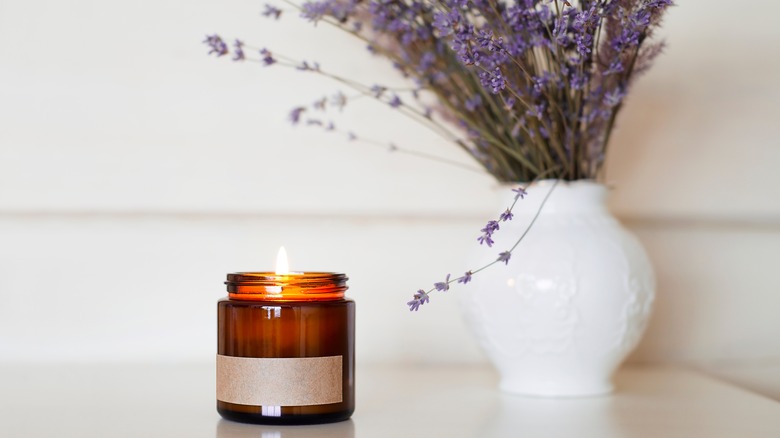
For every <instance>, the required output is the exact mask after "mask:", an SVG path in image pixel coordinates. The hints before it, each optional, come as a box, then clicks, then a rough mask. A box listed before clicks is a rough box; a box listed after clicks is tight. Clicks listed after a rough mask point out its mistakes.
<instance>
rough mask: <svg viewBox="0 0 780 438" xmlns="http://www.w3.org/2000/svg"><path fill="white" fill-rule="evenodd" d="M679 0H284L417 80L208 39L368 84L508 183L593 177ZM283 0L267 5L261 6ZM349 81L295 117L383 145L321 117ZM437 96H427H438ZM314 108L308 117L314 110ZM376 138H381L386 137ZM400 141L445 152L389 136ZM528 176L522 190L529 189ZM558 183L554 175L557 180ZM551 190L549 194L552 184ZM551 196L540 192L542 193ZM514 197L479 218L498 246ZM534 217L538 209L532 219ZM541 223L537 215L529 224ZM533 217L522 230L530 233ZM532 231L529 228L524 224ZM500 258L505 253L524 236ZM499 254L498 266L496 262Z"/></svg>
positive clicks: (269, 8) (220, 49)
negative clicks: (391, 81)
mask: <svg viewBox="0 0 780 438" xmlns="http://www.w3.org/2000/svg"><path fill="white" fill-rule="evenodd" d="M672 3H673V2H672V1H671V0H593V1H586V0H581V1H576V2H575V1H573V2H568V1H559V0H517V1H514V2H508V1H500V0H439V1H417V0H368V1H364V0H323V1H309V2H305V3H303V4H301V5H296V4H293V3H287V7H288V10H289V9H290V8H292V9H294V10H297V11H298V12H299V15H300V16H301V17H303V18H305V19H307V20H309V21H311V22H313V23H315V24H316V23H326V24H329V25H333V26H335V27H337V28H339V29H341V30H343V31H344V32H347V33H349V34H351V35H353V36H354V37H355V38H359V39H361V40H363V41H364V42H365V43H366V45H367V48H368V50H369V52H371V53H373V54H374V55H376V56H380V57H383V58H385V59H387V60H388V61H390V62H391V63H392V65H393V67H394V68H395V69H397V71H398V72H399V74H401V75H403V76H404V77H405V78H408V79H409V80H410V84H411V86H410V87H408V88H392V87H388V86H383V85H382V84H373V83H370V82H369V83H365V82H362V81H359V80H355V79H352V78H345V77H342V76H339V75H335V74H333V73H330V72H328V71H327V70H326V69H324V68H322V67H321V66H320V65H319V64H318V63H314V62H308V61H302V60H295V59H291V58H288V57H285V56H283V55H281V54H278V53H274V52H272V51H270V50H268V49H266V48H263V49H260V48H257V49H251V50H250V48H249V47H248V46H246V45H245V44H244V43H243V42H242V41H240V40H235V42H234V43H233V45H232V48H231V47H228V44H227V43H226V42H225V41H224V40H223V39H222V38H221V37H220V36H219V35H211V36H208V37H207V38H206V41H205V43H206V44H207V45H208V46H209V47H210V52H209V53H213V54H215V55H217V56H226V55H230V54H232V58H233V60H235V61H247V60H248V61H256V62H259V63H261V64H262V65H265V66H277V67H286V68H292V69H297V70H300V71H303V72H308V73H312V74H319V75H323V76H327V77H330V78H332V79H334V80H335V81H337V82H339V83H340V84H342V85H344V86H345V87H348V88H349V89H351V90H354V92H357V95H358V96H361V97H362V96H370V97H372V98H374V99H377V100H379V101H382V102H384V103H386V104H388V105H389V107H391V108H393V109H394V110H396V111H400V112H401V113H403V114H404V115H406V116H408V117H409V118H411V119H412V120H414V121H415V122H416V123H420V124H422V125H424V126H426V127H427V128H430V129H432V130H433V131H434V132H436V133H437V134H439V135H441V136H443V137H444V138H446V139H447V140H448V141H451V142H452V143H453V144H455V145H456V146H457V147H459V148H461V149H463V150H464V151H466V152H467V153H468V154H470V155H471V156H472V157H473V158H474V160H475V162H476V163H478V164H479V166H480V167H481V169H483V170H484V171H486V172H488V173H489V174H491V175H493V176H494V177H495V178H496V180H498V181H500V182H505V183H518V184H523V183H529V182H532V181H535V180H539V179H542V178H552V179H556V180H569V181H570V180H578V179H597V178H598V177H599V175H600V172H601V170H602V167H603V164H604V159H605V154H606V151H607V146H608V144H609V138H610V134H611V133H612V131H613V128H614V126H615V119H616V116H617V114H618V112H619V111H620V109H621V107H622V106H623V103H624V101H625V98H626V95H627V93H628V90H629V87H630V85H631V83H632V80H633V79H634V78H636V77H637V76H638V75H640V74H641V73H642V72H644V71H646V70H647V69H648V67H649V66H650V64H651V62H652V60H653V59H654V58H655V57H656V56H657V55H658V54H660V53H661V51H662V49H663V42H658V41H653V40H652V37H653V33H654V31H655V30H656V29H657V28H658V26H659V25H660V22H661V18H662V16H663V14H664V12H665V11H666V10H667V8H668V7H670V6H671V5H672ZM285 12H286V11H285V10H283V9H281V8H278V7H276V6H273V5H266V7H265V10H264V12H263V15H264V16H266V17H268V18H271V19H279V18H280V17H282V16H283V15H284V14H285ZM349 100H350V97H347V95H345V94H343V93H339V94H338V95H336V96H334V97H332V98H331V99H328V98H322V99H318V100H317V101H315V102H314V104H313V105H309V106H299V107H296V108H294V109H293V110H292V112H291V113H290V120H291V121H292V123H294V124H299V123H304V124H306V125H311V126H317V127H321V128H323V129H325V130H328V131H334V132H345V133H346V134H347V136H348V138H349V139H350V140H352V141H363V142H367V143H371V144H378V143H377V142H376V140H370V139H368V138H364V137H362V136H359V135H357V134H355V133H354V132H351V131H341V130H338V129H336V127H335V126H334V124H333V123H332V122H329V121H327V120H325V119H324V117H323V116H324V115H326V114H327V110H329V109H333V108H338V109H341V108H343V107H344V106H345V105H346V104H347V103H348V101H349ZM431 102H432V103H431ZM312 114H313V115H314V116H309V115H312ZM379 144H382V143H381V142H380V143H379ZM385 146H386V147H388V148H390V149H391V150H394V151H398V152H405V153H412V154H416V155H420V156H422V157H423V158H431V159H437V160H439V161H447V160H446V159H444V158H440V157H434V156H430V155H426V154H423V153H420V152H417V151H415V150H413V149H407V148H402V147H399V146H397V145H395V144H394V143H391V142H388V143H386V144H385ZM523 187H524V186H522V185H521V186H520V187H519V188H517V189H515V191H516V193H517V196H516V198H515V203H516V202H517V200H518V199H520V198H522V197H523V196H524V195H525V191H524V189H523ZM553 187H554V186H553ZM548 196H549V192H548ZM543 204H544V203H542V205H543ZM513 207H514V203H513V204H512V205H511V206H510V207H509V208H507V209H506V211H505V212H504V213H502V214H501V216H500V217H498V218H496V219H495V220H491V221H489V222H488V223H487V225H486V226H485V227H484V228H483V229H482V230H481V231H482V234H481V235H480V237H479V238H478V240H479V243H480V244H484V245H488V246H492V245H493V243H494V242H493V239H492V235H493V233H494V232H495V231H497V230H498V229H499V227H500V222H503V221H507V220H511V219H512V209H513ZM534 220H535V218H534ZM532 224H533V221H531V223H529V224H528V227H529V228H530V226H531V225H532ZM527 230H528V228H527V229H526V232H527ZM524 235H525V233H523V236H524ZM523 236H520V238H519V239H518V240H517V241H516V242H515V244H514V246H512V247H511V248H510V249H509V250H507V251H503V252H501V253H500V254H499V255H498V257H497V259H496V260H495V261H494V262H493V263H491V265H492V264H495V263H500V262H504V263H507V262H508V261H509V259H510V257H511V254H512V251H513V250H514V249H515V248H516V247H517V245H518V243H519V242H520V240H522V237H523ZM488 266H490V265H488ZM488 266H483V267H480V268H478V269H474V270H471V271H468V272H466V273H464V274H463V275H461V276H459V277H455V278H452V276H451V275H447V276H446V279H445V280H444V281H442V282H437V283H435V285H434V287H433V288H431V289H430V290H428V291H425V290H419V291H418V292H417V293H416V294H415V295H414V298H413V299H412V300H411V301H409V302H408V303H407V305H408V306H409V308H410V309H411V310H417V309H418V308H419V307H420V306H421V305H423V304H425V303H427V302H428V301H429V299H430V298H429V294H430V293H431V292H433V291H447V290H449V287H450V285H451V284H452V283H454V282H458V283H468V282H469V281H470V280H471V277H472V275H474V274H476V273H477V272H479V271H481V270H483V269H485V268H487V267H488Z"/></svg>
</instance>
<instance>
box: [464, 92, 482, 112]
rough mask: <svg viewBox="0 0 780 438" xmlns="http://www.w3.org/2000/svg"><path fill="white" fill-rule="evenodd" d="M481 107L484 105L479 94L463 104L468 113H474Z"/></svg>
mask: <svg viewBox="0 0 780 438" xmlns="http://www.w3.org/2000/svg"><path fill="white" fill-rule="evenodd" d="M480 105H482V96H480V95H479V94H475V95H474V96H472V97H470V98H469V99H468V100H466V101H465V102H464V103H463V106H465V107H466V111H468V112H474V110H476V109H477V107H479V106H480Z"/></svg>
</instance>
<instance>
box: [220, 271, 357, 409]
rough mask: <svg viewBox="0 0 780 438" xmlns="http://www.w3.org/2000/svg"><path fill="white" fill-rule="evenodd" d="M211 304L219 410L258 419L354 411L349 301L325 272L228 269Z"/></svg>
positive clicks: (335, 277) (337, 279)
mask: <svg viewBox="0 0 780 438" xmlns="http://www.w3.org/2000/svg"><path fill="white" fill-rule="evenodd" d="M225 284H227V291H228V297H227V298H223V299H222V300H220V301H219V302H218V303H217V324H218V334H217V411H218V412H219V414H220V415H222V417H223V418H226V419H228V420H234V421H241V422H246V423H261V424H313V423H329V422H335V421H342V420H346V419H348V418H349V417H350V416H351V415H352V412H354V410H355V302H354V301H352V300H350V299H348V298H345V297H344V291H346V290H347V277H346V275H344V274H335V273H327V272H303V273H291V274H283V275H277V274H274V273H268V272H242V273H235V274H228V276H227V281H226V282H225Z"/></svg>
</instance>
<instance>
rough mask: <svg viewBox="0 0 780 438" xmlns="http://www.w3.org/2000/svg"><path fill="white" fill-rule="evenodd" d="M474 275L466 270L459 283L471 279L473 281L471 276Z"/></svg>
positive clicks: (464, 282)
mask: <svg viewBox="0 0 780 438" xmlns="http://www.w3.org/2000/svg"><path fill="white" fill-rule="evenodd" d="M472 275H474V274H473V273H472V272H471V271H466V273H465V274H463V276H462V277H460V278H459V279H458V283H461V284H466V283H468V282H469V281H471V276H472Z"/></svg>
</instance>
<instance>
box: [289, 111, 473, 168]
mask: <svg viewBox="0 0 780 438" xmlns="http://www.w3.org/2000/svg"><path fill="white" fill-rule="evenodd" d="M299 108H300V107H299ZM296 109H298V108H296ZM293 111H295V110H293ZM309 126H314V127H321V128H323V129H325V130H326V131H329V132H332V133H341V134H345V135H346V136H347V138H348V139H349V141H352V142H356V143H363V144H366V145H369V146H374V147H377V148H382V149H384V150H386V151H388V152H393V153H400V154H406V155H412V156H415V157H418V158H422V159H424V160H430V161H435V162H437V163H441V164H446V165H448V166H454V167H457V168H460V169H463V170H468V171H469V172H476V173H479V174H483V175H484V174H485V169H482V168H479V167H475V166H469V165H468V164H463V163H460V162H458V161H454V160H450V159H448V158H445V157H440V156H437V155H433V154H427V153H425V152H420V151H416V150H413V149H408V148H404V147H401V146H398V145H396V143H386V142H382V141H379V140H373V139H370V138H367V137H363V136H360V135H356V134H355V133H354V132H353V131H344V130H340V129H338V128H336V127H334V126H332V125H331V124H324V123H320V124H310V125H309Z"/></svg>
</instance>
